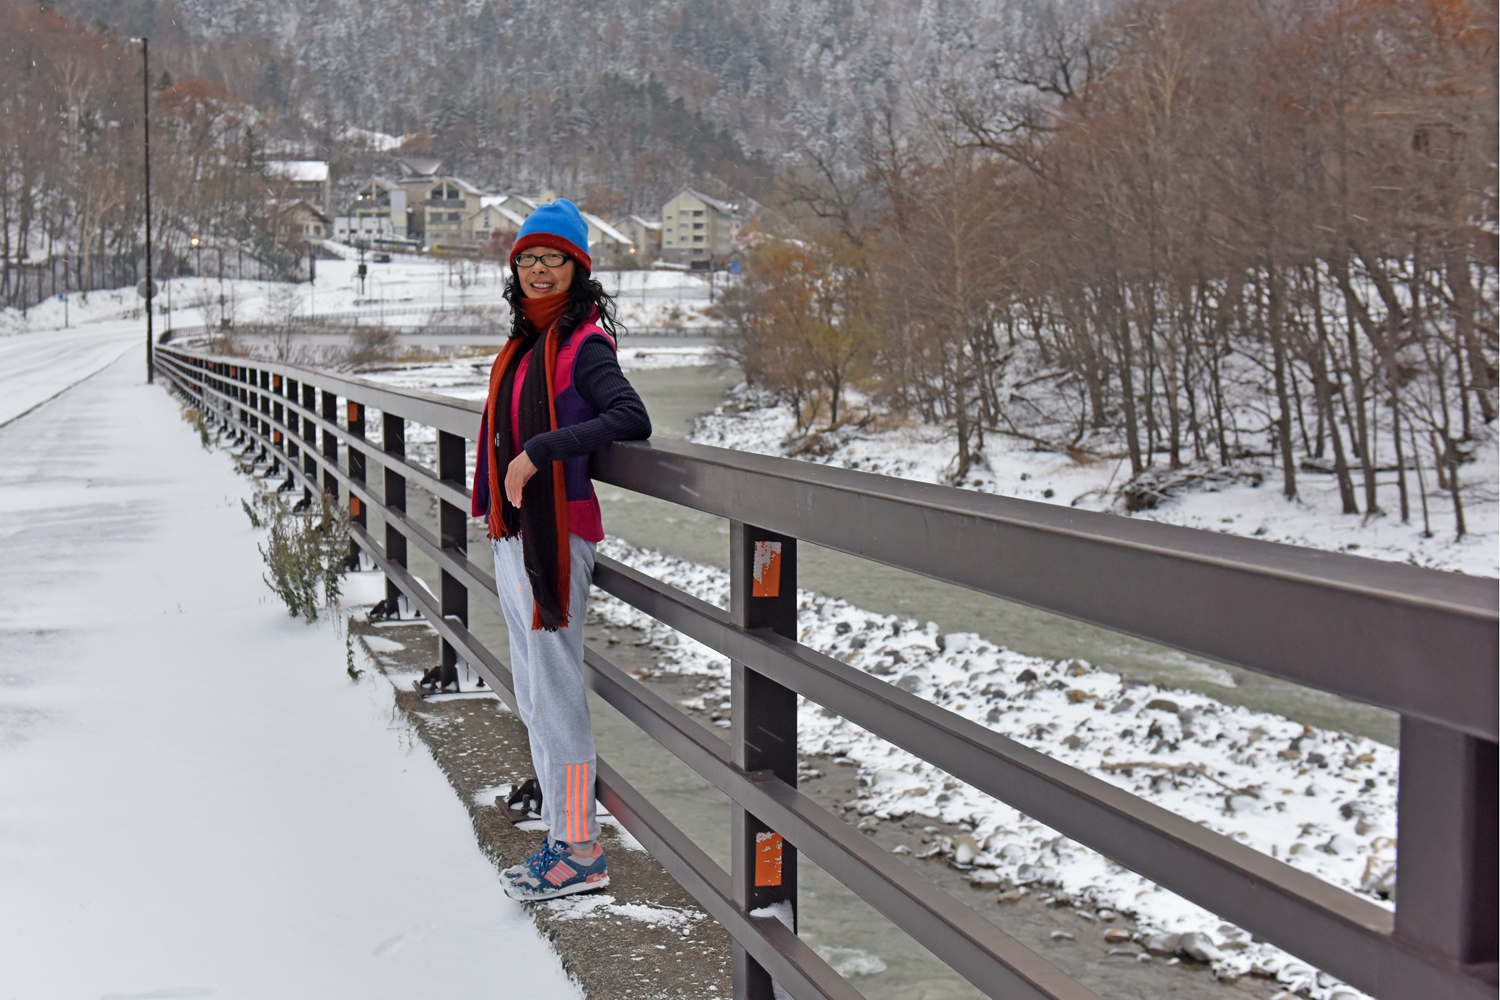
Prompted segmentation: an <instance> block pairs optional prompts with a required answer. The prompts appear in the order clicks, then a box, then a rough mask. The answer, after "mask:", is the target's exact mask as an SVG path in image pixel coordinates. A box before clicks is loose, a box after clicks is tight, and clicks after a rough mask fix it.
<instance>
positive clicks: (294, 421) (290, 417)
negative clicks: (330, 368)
mask: <svg viewBox="0 0 1500 1000" xmlns="http://www.w3.org/2000/svg"><path fill="white" fill-rule="evenodd" d="M299 391H300V389H299V386H298V383H297V380H296V379H294V378H289V379H287V380H286V398H287V403H288V405H287V408H286V427H287V440H286V458H287V464H286V481H287V482H288V483H291V482H293V481H294V480H295V478H296V477H294V476H293V475H292V471H293V470H294V469H296V468H297V460H298V459H299V458H301V457H302V449H301V448H300V447H299V446H298V444H297V436H298V435H299V434H301V433H302V421H301V417H300V416H299V415H298V414H297V411H296V410H295V409H293V407H294V406H295V405H296V403H297V395H298V393H299Z"/></svg>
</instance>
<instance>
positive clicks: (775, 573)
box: [750, 541, 781, 885]
mask: <svg viewBox="0 0 1500 1000" xmlns="http://www.w3.org/2000/svg"><path fill="white" fill-rule="evenodd" d="M750 577H751V582H750V596H752V597H780V596H781V543H780V542H764V541H761V542H756V543H755V560H754V562H753V563H752V564H751V566H750ZM776 884H777V885H780V884H781V882H780V881H778V882H777V883H776Z"/></svg>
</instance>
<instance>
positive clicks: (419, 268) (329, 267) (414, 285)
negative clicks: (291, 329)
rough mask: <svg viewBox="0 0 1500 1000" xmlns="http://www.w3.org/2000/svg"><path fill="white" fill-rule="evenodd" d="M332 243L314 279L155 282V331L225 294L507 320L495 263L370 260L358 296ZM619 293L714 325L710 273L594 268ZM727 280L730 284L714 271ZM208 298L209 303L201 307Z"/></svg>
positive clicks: (332, 312)
mask: <svg viewBox="0 0 1500 1000" xmlns="http://www.w3.org/2000/svg"><path fill="white" fill-rule="evenodd" d="M329 246H330V248H334V249H337V250H338V252H342V253H346V254H347V255H348V256H347V259H340V260H320V261H318V277H317V280H316V281H314V282H311V283H308V282H301V283H298V284H287V283H282V282H269V281H248V280H226V281H224V282H223V283H222V285H221V283H220V282H219V280H218V279H217V278H216V277H214V276H213V270H214V269H213V267H211V266H209V264H208V262H207V258H205V265H204V266H205V269H206V270H208V271H209V274H208V275H206V276H204V277H178V278H171V279H163V278H161V276H160V275H158V276H157V280H158V282H159V284H160V288H161V291H160V292H159V293H158V295H157V298H156V304H157V306H158V308H160V309H166V310H169V311H168V312H167V313H166V314H165V315H158V317H157V319H156V329H157V331H158V332H160V331H161V330H165V329H168V328H180V327H192V326H201V325H205V324H210V323H211V322H212V321H213V319H214V318H216V317H217V316H218V315H219V314H218V306H217V302H218V299H219V297H220V296H221V295H222V296H223V298H224V301H225V310H224V315H225V316H227V317H228V318H230V319H232V320H233V321H234V322H235V323H237V324H247V323H261V322H267V321H270V320H272V319H276V318H282V317H294V318H297V319H302V320H307V319H329V320H335V321H340V322H348V323H352V322H353V321H354V319H355V318H356V317H358V318H359V320H360V322H361V323H366V324H370V323H373V324H379V323H381V322H384V323H385V324H386V325H390V326H396V327H404V328H410V327H424V326H435V327H442V326H452V325H457V326H463V325H465V323H466V322H476V321H486V322H488V321H491V320H493V319H494V318H495V317H496V316H500V317H502V318H503V316H505V315H506V314H507V312H508V308H509V307H508V306H506V305H505V300H504V299H503V298H502V296H501V292H502V290H503V288H504V284H503V273H502V272H501V270H500V268H499V266H498V265H497V264H496V263H495V262H494V261H486V262H483V263H477V262H474V261H460V260H450V259H438V258H433V257H419V256H407V255H402V254H395V255H393V256H392V258H391V262H390V263H388V264H377V263H374V258H373V257H367V258H366V266H367V267H368V270H369V275H368V277H367V278H366V280H365V284H364V290H363V292H361V290H360V284H359V279H358V274H357V269H358V266H359V259H358V255H357V254H356V253H355V252H354V251H352V250H349V249H347V248H343V247H339V246H338V245H337V244H329ZM594 276H595V277H596V278H598V279H599V281H600V282H602V283H603V284H604V287H605V288H606V289H607V290H608V291H609V292H610V293H611V294H613V295H614V296H615V297H616V303H617V307H618V311H619V317H620V320H621V321H622V322H623V323H624V324H625V325H626V326H627V327H630V328H633V329H640V330H646V329H650V330H670V329H674V328H688V329H701V328H705V327H710V326H713V323H712V322H711V321H709V320H708V319H706V318H705V316H704V311H705V310H706V309H707V308H708V307H709V305H710V301H709V300H710V294H711V290H710V288H709V284H708V276H707V275H698V274H692V273H687V272H682V271H598V272H595V275H594ZM716 280H717V281H718V282H719V283H720V285H721V286H722V283H723V282H724V281H725V280H727V279H726V278H725V277H724V276H722V275H719V276H717V278H716ZM200 303H203V304H200ZM141 304H142V300H141V299H140V297H139V296H137V295H136V293H135V289H133V288H124V289H115V290H110V291H96V292H88V293H76V294H74V295H73V296H72V297H71V301H70V302H68V303H67V305H66V316H65V308H64V304H63V303H61V302H59V301H58V300H57V299H49V300H48V301H47V302H45V303H43V304H42V305H39V306H37V307H36V308H34V309H31V310H30V311H28V312H27V314H26V315H25V316H22V315H21V314H20V313H19V312H17V311H16V310H9V309H8V310H3V311H0V333H4V332H6V331H11V330H47V329H57V328H61V327H62V326H63V324H64V322H65V319H66V321H67V322H69V323H71V324H73V325H77V324H79V323H81V322H88V321H91V320H92V321H97V320H100V319H103V318H107V317H108V318H116V319H134V320H136V328H137V329H139V328H140V325H141V320H142V319H143V315H142V313H141Z"/></svg>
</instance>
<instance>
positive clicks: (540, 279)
mask: <svg viewBox="0 0 1500 1000" xmlns="http://www.w3.org/2000/svg"><path fill="white" fill-rule="evenodd" d="M525 252H526V253H529V254H531V255H533V256H534V257H535V258H536V260H535V261H534V262H533V263H532V264H531V266H530V267H518V268H516V279H517V280H518V281H520V283H521V294H522V295H525V296H526V297H527V298H528V299H539V298H541V297H542V296H544V295H556V294H557V293H558V292H566V291H567V290H568V289H569V288H571V287H572V285H573V272H574V270H576V269H577V267H578V265H577V264H574V263H573V258H572V257H568V256H567V254H564V253H563V252H562V251H561V250H558V249H557V248H555V247H531V248H529V249H527V250H526V251H525ZM548 254H562V255H563V256H564V257H565V258H567V259H565V260H564V261H563V262H562V264H561V265H560V266H558V267H548V266H547V265H546V264H543V263H542V258H543V257H545V256H547V255H548Z"/></svg>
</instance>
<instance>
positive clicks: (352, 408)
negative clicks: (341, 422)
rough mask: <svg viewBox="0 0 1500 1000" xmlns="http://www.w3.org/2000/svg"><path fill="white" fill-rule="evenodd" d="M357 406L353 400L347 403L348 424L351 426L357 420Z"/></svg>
mask: <svg viewBox="0 0 1500 1000" xmlns="http://www.w3.org/2000/svg"><path fill="white" fill-rule="evenodd" d="M359 419H360V417H359V404H358V403H356V402H354V401H353V400H350V401H349V422H350V423H351V424H352V423H354V422H355V421H357V420H359Z"/></svg>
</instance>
